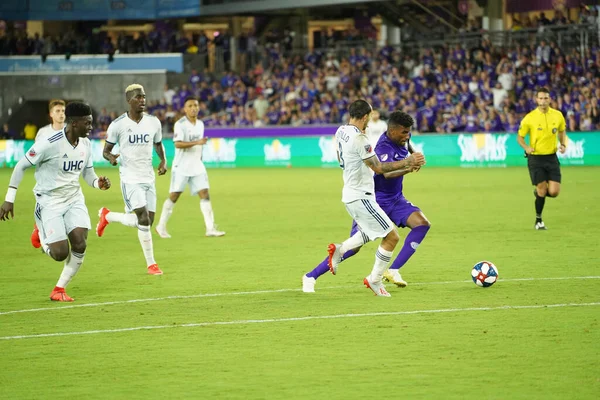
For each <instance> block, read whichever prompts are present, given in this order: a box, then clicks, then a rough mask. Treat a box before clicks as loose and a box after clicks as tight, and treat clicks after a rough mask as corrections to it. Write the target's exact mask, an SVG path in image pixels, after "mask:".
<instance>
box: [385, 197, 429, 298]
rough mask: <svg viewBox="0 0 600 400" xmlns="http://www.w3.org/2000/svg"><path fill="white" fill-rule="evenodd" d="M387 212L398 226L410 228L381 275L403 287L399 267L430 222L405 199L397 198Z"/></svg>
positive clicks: (424, 232)
mask: <svg viewBox="0 0 600 400" xmlns="http://www.w3.org/2000/svg"><path fill="white" fill-rule="evenodd" d="M389 211H390V213H389V214H388V215H389V216H390V218H391V220H392V221H394V223H395V224H396V225H397V226H399V227H409V228H410V229H411V230H410V232H409V233H408V235H406V239H404V245H403V246H402V249H400V252H399V253H398V255H397V256H396V258H395V259H394V261H393V262H392V264H391V265H390V268H389V270H387V271H386V272H385V273H384V275H383V277H384V279H385V280H387V281H388V282H392V283H394V284H395V285H396V286H398V287H405V286H407V283H406V281H405V280H404V279H402V276H401V275H400V272H399V270H400V268H402V267H403V266H404V264H406V262H407V261H408V259H409V258H410V257H412V255H413V254H415V251H416V250H417V247H419V245H420V244H421V242H422V241H423V239H425V236H426V235H427V232H429V228H430V227H431V224H430V223H429V220H428V219H427V217H425V215H424V214H423V213H422V212H421V210H420V209H419V208H418V207H417V206H415V205H413V204H412V203H411V202H409V201H408V200H406V199H401V200H399V201H398V202H397V203H396V204H395V205H394V208H393V210H389Z"/></svg>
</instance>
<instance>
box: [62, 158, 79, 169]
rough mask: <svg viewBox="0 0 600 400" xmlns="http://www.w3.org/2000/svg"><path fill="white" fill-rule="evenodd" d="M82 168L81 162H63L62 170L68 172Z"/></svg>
mask: <svg viewBox="0 0 600 400" xmlns="http://www.w3.org/2000/svg"><path fill="white" fill-rule="evenodd" d="M81 168H83V160H79V161H63V170H64V171H65V172H69V171H80V170H81Z"/></svg>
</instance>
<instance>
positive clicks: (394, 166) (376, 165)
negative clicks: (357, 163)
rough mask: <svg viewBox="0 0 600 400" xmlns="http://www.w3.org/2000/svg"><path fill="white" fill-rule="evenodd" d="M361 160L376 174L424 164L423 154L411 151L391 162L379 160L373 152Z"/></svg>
mask: <svg viewBox="0 0 600 400" xmlns="http://www.w3.org/2000/svg"><path fill="white" fill-rule="evenodd" d="M363 162H364V163H365V164H366V165H367V167H369V168H371V169H372V170H373V172H375V173H376V174H380V175H384V176H385V174H386V173H388V172H399V171H402V170H405V169H412V168H413V167H420V166H421V165H425V156H423V154H421V153H413V154H411V155H410V156H408V157H406V158H405V159H404V160H401V161H392V162H384V163H382V162H380V161H379V158H377V157H376V155H375V154H373V156H372V157H369V158H367V159H363Z"/></svg>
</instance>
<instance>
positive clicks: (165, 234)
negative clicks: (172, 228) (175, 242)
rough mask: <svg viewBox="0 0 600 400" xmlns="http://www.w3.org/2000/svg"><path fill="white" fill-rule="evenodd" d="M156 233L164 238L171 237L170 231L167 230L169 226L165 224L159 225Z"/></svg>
mask: <svg viewBox="0 0 600 400" xmlns="http://www.w3.org/2000/svg"><path fill="white" fill-rule="evenodd" d="M156 233H158V236H160V237H161V238H163V239H171V235H169V232H167V228H165V227H163V226H157V227H156Z"/></svg>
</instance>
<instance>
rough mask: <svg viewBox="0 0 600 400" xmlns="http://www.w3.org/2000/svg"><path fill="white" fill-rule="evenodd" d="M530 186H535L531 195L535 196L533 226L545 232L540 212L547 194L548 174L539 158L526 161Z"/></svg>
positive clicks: (533, 157) (534, 157)
mask: <svg viewBox="0 0 600 400" xmlns="http://www.w3.org/2000/svg"><path fill="white" fill-rule="evenodd" d="M527 166H528V168H529V176H530V178H531V184H532V185H534V186H535V189H534V191H533V194H534V196H535V224H534V228H535V229H537V230H545V229H546V226H545V225H544V222H543V221H542V212H543V211H544V205H545V204H546V194H547V193H548V182H547V181H548V176H547V175H548V174H547V172H546V169H545V167H544V166H543V165H542V161H541V159H540V158H539V156H537V157H536V156H529V158H528V160H527Z"/></svg>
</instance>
